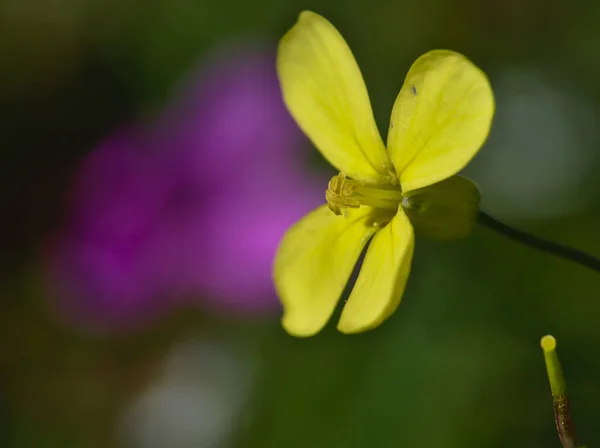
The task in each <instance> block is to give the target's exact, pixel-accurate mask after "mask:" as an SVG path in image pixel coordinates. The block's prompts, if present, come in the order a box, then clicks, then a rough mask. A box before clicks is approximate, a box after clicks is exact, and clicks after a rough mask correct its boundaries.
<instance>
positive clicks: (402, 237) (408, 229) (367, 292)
mask: <svg viewBox="0 0 600 448" xmlns="http://www.w3.org/2000/svg"><path fill="white" fill-rule="evenodd" d="M414 241H415V238H414V233H413V228H412V226H411V224H410V221H409V220H408V217H407V216H406V214H405V213H404V212H403V211H401V210H399V211H398V214H397V215H396V216H394V218H393V219H392V220H391V221H390V222H389V224H388V225H387V226H385V227H384V228H383V229H382V230H381V231H379V232H378V233H377V235H375V236H374V237H373V241H372V242H371V245H370V246H369V249H368V250H367V254H366V256H365V260H364V262H363V265H362V268H361V269H360V274H359V275H358V279H357V280H356V284H355V285H354V289H352V293H351V294H350V298H349V299H348V302H347V303H346V306H345V307H344V310H343V311H342V316H341V318H340V322H339V323H338V330H340V331H342V332H344V333H358V332H361V331H366V330H370V329H371V328H374V327H376V326H378V325H380V324H381V323H382V322H383V321H384V320H385V319H387V318H388V317H389V316H390V315H391V314H392V313H393V312H394V311H395V310H396V308H397V307H398V305H399V304H400V300H401V299H402V294H403V293H404V288H405V286H406V282H407V280H408V274H409V273H410V266H411V261H412V255H413V249H414Z"/></svg>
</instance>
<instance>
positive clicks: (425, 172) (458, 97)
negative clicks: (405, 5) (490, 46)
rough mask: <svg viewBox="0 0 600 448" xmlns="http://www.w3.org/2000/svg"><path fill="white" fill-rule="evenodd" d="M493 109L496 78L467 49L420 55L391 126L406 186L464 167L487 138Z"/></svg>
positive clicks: (391, 141) (390, 134) (397, 162)
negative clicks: (489, 76) (491, 80)
mask: <svg viewBox="0 0 600 448" xmlns="http://www.w3.org/2000/svg"><path fill="white" fill-rule="evenodd" d="M493 115H494V95H493V92H492V88H491V86H490V83H489V81H488V79H487V77H486V75H485V74H484V73H483V72H482V71H481V70H480V69H479V68H477V67H476V66H475V65H474V64H473V63H472V62H470V61H469V60H468V59H467V58H465V57H464V56H463V55H461V54H459V53H455V52H453V51H449V50H434V51H430V52H429V53H426V54H424V55H423V56H421V57H420V58H419V59H417V61H416V62H415V63H414V64H413V65H412V67H411V68H410V70H409V72H408V75H407V76H406V79H405V81H404V85H403V86H402V89H401V90H400V93H399V94H398V98H397V99H396V102H395V104H394V108H393V110H392V118H391V120H390V128H389V132H388V151H389V154H390V157H391V159H392V161H393V162H394V166H395V167H396V170H397V172H398V174H399V176H400V184H401V185H402V189H403V190H405V191H408V190H415V189H417V188H421V187H426V186H428V185H431V184H433V183H436V182H439V181H441V180H444V179H447V178H448V177H450V176H453V175H454V174H456V173H457V172H459V171H460V170H461V169H462V168H464V166H465V165H466V164H467V163H468V162H469V161H470V160H471V159H472V158H473V157H474V156H475V154H476V153H477V151H479V148H480V147H481V145H483V143H484V142H485V140H486V138H487V135H488V133H489V130H490V126H491V123H492V117H493Z"/></svg>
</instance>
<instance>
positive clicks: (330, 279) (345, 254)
mask: <svg viewBox="0 0 600 448" xmlns="http://www.w3.org/2000/svg"><path fill="white" fill-rule="evenodd" d="M371 212H372V209H371V208H369V207H360V208H359V209H353V210H349V211H348V213H347V216H336V215H335V214H333V212H332V211H331V210H329V208H328V206H327V205H323V206H321V207H319V208H317V209H315V210H313V211H312V212H311V213H309V214H308V215H306V216H305V217H304V218H302V219H301V220H300V221H298V222H297V223H296V224H295V225H294V226H293V227H292V228H290V229H289V230H288V232H287V233H286V234H285V236H284V238H283V240H282V241H281V244H280V246H279V249H278V252H277V255H276V257H275V266H274V279H275V287H276V289H277V293H278V295H279V298H280V299H281V302H282V304H283V307H284V315H283V321H282V323H283V327H284V328H285V330H286V331H287V332H288V333H290V334H292V335H294V336H311V335H313V334H315V333H317V332H318V331H319V330H321V328H323V327H324V326H325V324H326V323H327V321H328V320H329V318H330V317H331V314H332V313H333V311H334V309H335V306H336V304H337V302H338V300H339V298H340V296H341V294H342V292H343V290H344V288H345V286H346V283H347V282H348V278H349V277H350V274H351V273H352V270H353V268H354V265H355V264H356V261H357V260H358V257H359V256H360V253H361V252H362V250H363V248H364V247H365V245H366V244H367V242H368V241H369V238H370V237H371V236H372V235H373V233H375V231H376V230H377V227H375V226H374V225H373V221H372V217H371Z"/></svg>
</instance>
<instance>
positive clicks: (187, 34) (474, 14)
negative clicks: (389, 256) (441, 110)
mask: <svg viewBox="0 0 600 448" xmlns="http://www.w3.org/2000/svg"><path fill="white" fill-rule="evenodd" d="M303 9H312V10H314V11H316V12H318V13H320V14H322V15H324V16H325V17H327V18H329V19H330V20H331V21H332V22H333V23H334V24H335V25H336V26H337V27H338V29H340V31H341V32H342V34H343V35H344V36H345V37H346V39H347V41H348V42H349V44H350V46H351V48H352V49H353V51H354V53H355V55H356V58H357V60H358V62H359V64H360V66H361V69H362V71H363V74H364V76H365V78H366V81H367V85H368V88H369V92H370V96H371V100H372V103H373V107H374V109H375V115H376V118H377V121H378V124H379V126H380V129H382V130H385V129H386V128H387V121H388V118H389V113H390V110H391V106H392V104H393V101H394V99H395V96H396V94H397V92H398V90H399V88H400V86H401V84H402V80H403V77H404V75H405V73H406V71H407V69H408V67H409V66H410V64H411V63H412V61H413V60H414V59H416V57H418V56H419V55H420V54H422V53H424V52H425V51H427V50H430V49H433V48H451V49H454V50H457V51H460V52H463V53H465V54H466V55H468V56H469V57H470V58H471V59H472V60H474V61H475V62H476V63H477V64H478V65H479V66H481V67H482V68H483V69H484V70H485V71H486V72H487V73H488V74H489V77H490V79H491V82H492V85H493V88H494V91H495V95H496V99H497V114H496V117H495V121H494V125H493V129H492V133H491V135H490V138H489V141H488V142H487V143H486V145H485V147H484V148H483V149H482V151H481V152H480V154H479V155H478V156H477V157H476V159H475V160H474V161H473V163H472V164H471V165H470V166H469V167H468V169H467V170H466V174H467V175H468V176H470V177H471V178H473V179H474V180H475V181H476V182H477V183H478V184H479V185H480V188H481V190H482V194H483V207H484V209H485V210H486V211H487V212H489V213H491V214H492V215H494V216H496V217H497V218H499V219H501V220H504V221H506V222H508V223H510V224H512V225H515V226H517V227H519V228H522V229H524V230H528V231H531V232H534V233H536V234H538V235H540V236H543V237H547V238H550V239H553V240H556V241H560V242H562V243H565V244H568V245H572V246H574V247H577V248H580V249H584V250H586V251H588V252H590V253H592V254H595V255H596V256H600V237H599V232H598V229H600V176H598V174H597V173H599V172H600V128H599V126H598V123H600V58H598V57H597V54H598V49H599V48H600V27H598V26H597V24H598V23H599V22H600V4H598V3H594V2H578V1H572V2H568V4H567V3H565V2H558V1H550V2H548V1H544V2H542V1H534V0H528V1H522V0H519V1H517V0H508V1H497V0H495V1H487V2H481V1H474V0H459V1H452V0H428V1H423V2H408V1H385V0H378V1H369V2H347V1H338V0H331V1H326V0H321V1H317V0H309V1H305V2H297V1H287V2H277V1H272V0H255V1H253V2H243V1H240V0H231V1H222V2H212V1H208V0H171V1H166V0H145V1H141V0H120V1H115V0H2V1H1V2H0V117H1V119H0V130H1V132H0V154H1V161H2V162H1V163H0V204H1V210H2V211H1V213H0V216H1V220H0V241H1V243H0V244H1V250H0V267H1V268H0V307H1V309H0V446H2V447H11V448H12V447H15V448H29V447H34V448H37V447H41V448H53V447H57V448H71V447H73V448H76V447H77V448H79V447H84V448H88V447H90V448H111V447H140V448H146V447H148V448H154V447H160V448H166V447H168V448H179V447H186V448H187V447H200V448H203V447H207V448H208V447H256V448H267V447H289V448H292V447H300V448H305V447H311V448H313V447H315V448H316V447H345V448H349V447H397V446H402V447H409V446H418V447H461V448H465V447H490V448H491V447H509V446H510V447H515V446H518V447H552V446H556V447H558V446H559V442H558V438H557V436H556V432H555V428H554V421H553V415H552V405H551V397H550V393H549V388H548V385H547V379H546V376H545V370H544V365H543V357H542V354H541V350H540V348H539V339H540V337H541V336H542V335H544V334H546V333H552V334H554V335H555V336H556V337H557V339H558V341H559V352H560V355H561V360H562V363H563V367H564V370H565V375H566V377H567V381H568V385H569V388H570V393H571V399H572V404H573V413H574V417H575V423H576V426H577V430H578V433H579V436H580V439H581V440H582V441H584V442H585V443H586V444H587V445H588V446H589V447H593V446H600V426H599V425H598V417H597V416H598V413H599V412H600V380H599V378H600V351H599V350H598V346H599V345H598V343H599V342H600V326H599V325H598V322H599V320H600V276H598V274H597V273H594V272H591V271H588V270H586V269H584V268H582V267H579V266H576V265H573V264H569V263H568V262H565V261H562V260H560V259H554V258H551V257H550V256H547V255H543V254H540V253H536V252H535V251H533V250H531V249H528V248H523V247H520V246H518V245H516V244H514V243H511V242H508V241H507V240H505V239H503V238H502V237H501V236H499V235H496V234H494V233H492V232H490V231H489V230H486V229H478V230H477V231H476V232H475V233H474V234H473V235H472V236H471V237H469V238H468V239H465V240H462V241H458V242H454V243H450V244H440V243H436V242H431V241H427V240H422V239H419V240H418V241H417V246H416V255H415V260H414V264H413V272H412V275H411V278H410V281H409V284H408V288H407V291H406V294H405V296H404V299H403V302H402V304H401V306H400V308H399V309H398V311H397V312H396V313H395V314H394V315H393V317H392V318H391V319H389V321H387V322H386V323H385V324H384V325H382V326H381V327H380V328H378V329H376V330H374V331H371V332H369V333H366V334H362V335H357V336H351V337H349V336H344V335H341V334H339V333H337V332H336V331H335V328H334V325H330V326H329V327H328V328H327V329H326V330H325V331H323V332H322V333H320V334H319V335H317V336H315V337H313V338H309V339H303V340H300V339H294V338H292V337H290V336H288V335H286V334H285V333H284V331H283V330H282V329H281V327H280V326H279V314H280V310H279V307H278V304H277V300H276V298H275V297H274V294H273V291H272V287H271V285H270V282H269V264H270V257H271V256H272V252H273V250H274V246H273V245H274V244H276V241H277V239H278V238H279V237H280V235H281V232H282V231H283V229H284V228H285V227H286V226H287V225H289V223H291V222H293V220H294V219H296V218H297V217H299V216H301V215H302V214H303V213H304V212H305V211H307V210H309V209H310V208H312V207H313V206H314V205H316V204H318V203H320V201H321V200H322V199H321V198H322V196H321V195H322V191H323V190H324V188H325V182H326V181H327V178H328V176H329V175H331V169H330V168H329V167H328V166H327V165H326V164H325V163H324V161H323V160H322V158H321V157H320V156H319V154H318V153H317V152H316V151H315V150H314V149H313V148H311V146H310V144H309V143H308V142H307V141H306V140H304V139H303V137H302V136H301V135H300V134H299V133H298V131H297V129H295V127H294V126H293V123H291V122H290V120H289V117H288V116H287V115H286V112H285V110H284V109H283V107H282V105H281V103H280V99H279V97H278V93H277V89H278V87H277V81H276V78H275V77H274V72H273V56H274V49H275V47H276V44H277V40H278V38H279V37H280V36H281V35H282V34H283V33H284V32H285V31H286V30H287V29H288V28H289V27H290V26H291V25H292V24H293V23H294V21H295V19H296V16H297V14H298V13H299V12H300V11H301V10H303ZM334 320H335V319H334Z"/></svg>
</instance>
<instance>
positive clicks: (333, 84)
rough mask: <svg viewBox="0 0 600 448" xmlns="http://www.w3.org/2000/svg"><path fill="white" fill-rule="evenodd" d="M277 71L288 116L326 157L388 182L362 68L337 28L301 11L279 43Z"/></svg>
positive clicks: (355, 173)
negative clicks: (296, 20)
mask: <svg viewBox="0 0 600 448" xmlns="http://www.w3.org/2000/svg"><path fill="white" fill-rule="evenodd" d="M277 71H278V74H279V79H280V82H281V88H282V92H283V97H284V100H285V103H286V105H287V107H288V109H289V111H290V113H291V114H292V116H293V117H294V119H295V120H296V122H297V123H298V125H299V126H300V128H301V129H302V130H303V131H304V133H305V134H306V135H307V136H308V137H309V138H310V139H311V140H312V142H313V144H314V145H315V146H316V147H317V149H319V151H321V153H322V154H323V156H324V157H325V158H326V159H327V160H328V161H329V162H330V163H331V164H332V165H333V166H334V167H336V168H337V169H338V170H339V171H341V172H343V173H346V174H347V175H348V176H349V177H351V178H353V179H357V180H363V181H370V182H384V181H387V179H388V177H389V173H390V172H393V169H394V168H393V165H392V163H391V161H390V159H389V157H388V155H387V153H386V151H385V147H384V145H383V141H382V140H381V136H380V134H379V131H378V130H377V126H376V125H375V119H374V118H373V111H372V109H371V103H370V101H369V95H368V93H367V89H366V87H365V83H364V81H363V78H362V75H361V73H360V69H359V68H358V65H357V64H356V60H355V59H354V56H353V55H352V52H351V51H350V48H348V45H347V44H346V42H345V41H344V38H343V37H342V36H341V35H340V33H339V32H338V31H337V30H336V29H335V27H334V26H333V25H332V24H331V23H329V22H328V21H327V20H326V19H324V18H323V17H321V16H319V15H318V14H315V13H313V12H309V11H304V12H303V13H301V14H300V17H299V18H298V22H297V23H296V25H294V27H292V29H291V30H290V31H289V32H288V33H287V34H286V35H285V36H284V37H283V38H282V39H281V42H280V44H279V50H278V55H277Z"/></svg>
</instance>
